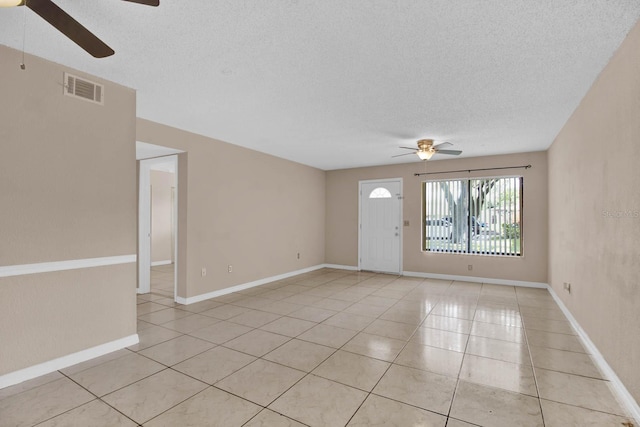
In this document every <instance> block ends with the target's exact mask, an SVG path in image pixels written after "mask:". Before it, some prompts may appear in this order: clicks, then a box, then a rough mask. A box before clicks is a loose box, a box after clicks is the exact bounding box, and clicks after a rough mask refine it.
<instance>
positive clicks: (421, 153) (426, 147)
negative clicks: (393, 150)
mask: <svg viewBox="0 0 640 427" xmlns="http://www.w3.org/2000/svg"><path fill="white" fill-rule="evenodd" d="M449 145H453V144H452V143H450V142H442V143H440V144H437V145H434V141H433V139H421V140H419V141H418V148H417V149H416V148H412V147H400V148H404V149H405V150H411V151H413V153H406V154H398V155H397V156H391V157H400V156H408V155H410V154H417V155H418V157H420V160H429V159H431V157H433V155H434V154H449V155H452V156H459V155H460V154H462V151H460V150H443V149H441V148H440V147H446V146H449Z"/></svg>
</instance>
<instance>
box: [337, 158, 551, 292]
mask: <svg viewBox="0 0 640 427" xmlns="http://www.w3.org/2000/svg"><path fill="white" fill-rule="evenodd" d="M527 164H531V165H532V168H531V169H527V170H524V169H517V170H507V171H493V172H483V173H479V172H474V173H472V174H469V173H467V172H464V173H458V174H452V173H449V174H436V175H430V176H428V177H415V176H414V173H416V172H425V167H426V168H427V169H426V171H428V172H443V171H450V170H461V169H462V170H468V169H478V168H494V167H506V166H515V165H527ZM509 174H513V175H518V174H522V175H523V176H524V195H523V203H524V207H523V209H524V212H523V229H522V234H523V245H524V247H523V254H524V255H523V256H522V257H498V256H481V255H459V254H455V255H454V254H443V253H430V252H423V251H422V250H421V224H422V221H421V209H422V208H421V186H422V185H421V184H422V181H424V180H426V179H445V178H458V177H469V176H474V177H483V176H505V175H509ZM381 178H402V179H403V193H404V199H403V215H404V220H407V221H409V226H408V227H403V270H404V271H407V272H422V273H432V274H447V275H460V276H474V277H481V278H493V279H507V280H519V281H527V282H541V283H546V281H547V160H546V153H544V152H538V153H524V154H512V155H507V156H491V157H475V158H469V159H452V160H438V161H431V162H428V163H426V165H425V164H424V163H421V162H415V163H407V164H401V165H393V166H377V167H369V168H358V169H344V170H335V171H329V172H327V224H326V228H327V234H326V257H325V258H326V262H327V263H329V264H339V265H348V266H357V265H358V182H359V181H360V180H369V179H381ZM469 264H472V265H473V270H472V271H469V270H468V268H467V266H468V265H469Z"/></svg>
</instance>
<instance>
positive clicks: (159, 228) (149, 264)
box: [136, 142, 181, 301]
mask: <svg viewBox="0 0 640 427" xmlns="http://www.w3.org/2000/svg"><path fill="white" fill-rule="evenodd" d="M141 144H142V145H143V149H142V150H140V146H141ZM150 147H157V149H154V150H151V151H149V150H150ZM137 148H138V149H137V154H136V157H137V158H138V160H139V179H138V182H139V189H138V190H139V192H138V288H137V293H138V294H146V293H149V292H152V291H153V293H155V294H158V295H161V296H164V297H168V298H172V299H173V300H174V301H175V300H176V299H177V297H178V295H177V284H178V281H177V278H178V268H177V266H178V246H177V245H178V197H179V194H178V156H177V155H175V154H172V155H166V154H170V153H168V152H167V151H168V150H169V151H170V152H171V153H180V152H181V151H179V150H174V149H169V148H166V147H160V146H153V145H151V144H146V143H140V142H138V143H137ZM154 154H155V155H158V154H159V155H160V156H161V157H151V156H152V155H154ZM163 154H164V156H163ZM143 156H145V157H143ZM141 157H143V158H141Z"/></svg>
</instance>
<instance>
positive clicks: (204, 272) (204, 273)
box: [202, 267, 207, 277]
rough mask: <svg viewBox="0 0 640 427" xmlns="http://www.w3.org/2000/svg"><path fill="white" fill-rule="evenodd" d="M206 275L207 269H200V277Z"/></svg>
mask: <svg viewBox="0 0 640 427" xmlns="http://www.w3.org/2000/svg"><path fill="white" fill-rule="evenodd" d="M206 275H207V269H206V268H204V267H202V277H204V276H206Z"/></svg>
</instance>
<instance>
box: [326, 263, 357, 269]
mask: <svg viewBox="0 0 640 427" xmlns="http://www.w3.org/2000/svg"><path fill="white" fill-rule="evenodd" d="M322 267H323V268H335V269H336V270H349V271H358V267H356V266H354V265H340V264H322Z"/></svg>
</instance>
